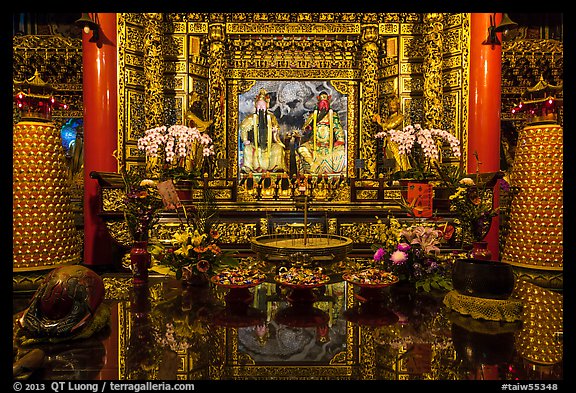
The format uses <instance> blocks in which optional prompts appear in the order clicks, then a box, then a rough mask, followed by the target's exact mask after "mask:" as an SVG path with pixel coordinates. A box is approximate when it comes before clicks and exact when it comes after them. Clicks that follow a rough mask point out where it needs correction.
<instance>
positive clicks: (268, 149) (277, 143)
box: [240, 89, 286, 173]
mask: <svg viewBox="0 0 576 393" xmlns="http://www.w3.org/2000/svg"><path fill="white" fill-rule="evenodd" d="M269 104H270V96H269V94H268V93H267V92H266V90H264V89H260V91H259V92H258V95H257V96H256V100H255V107H256V111H255V113H254V114H252V115H251V116H247V117H246V118H245V119H244V120H243V121H242V123H241V124H240V138H241V139H242V145H243V149H242V152H243V157H242V165H241V168H242V171H243V172H245V173H250V172H258V173H261V172H266V171H270V172H283V171H286V164H285V162H284V149H285V146H284V144H283V143H282V141H281V139H280V135H279V130H280V129H279V125H278V119H276V116H275V115H274V113H272V112H271V111H269V110H268V106H269Z"/></svg>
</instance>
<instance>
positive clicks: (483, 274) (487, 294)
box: [452, 258, 514, 300]
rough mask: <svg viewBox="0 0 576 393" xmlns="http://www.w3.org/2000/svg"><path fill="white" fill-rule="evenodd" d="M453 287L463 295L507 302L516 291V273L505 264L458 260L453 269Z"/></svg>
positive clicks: (468, 259)
mask: <svg viewBox="0 0 576 393" xmlns="http://www.w3.org/2000/svg"><path fill="white" fill-rule="evenodd" d="M452 285H453V287H454V289H455V290H456V291H457V292H458V293H460V294H461V295H466V296H473V297H479V298H485V299H497V300H506V299H508V298H509V297H510V295H511V294H512V291H513V290H514V272H513V271H512V266H511V265H509V264H508V263H505V262H499V261H487V260H481V259H473V258H467V259H457V260H456V262H455V263H454V266H453V269H452Z"/></svg>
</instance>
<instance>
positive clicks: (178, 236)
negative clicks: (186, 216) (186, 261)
mask: <svg viewBox="0 0 576 393" xmlns="http://www.w3.org/2000/svg"><path fill="white" fill-rule="evenodd" d="M172 237H173V239H174V242H175V243H178V244H186V243H188V239H190V232H188V231H184V232H176V233H175V234H174V235H173V236H172Z"/></svg>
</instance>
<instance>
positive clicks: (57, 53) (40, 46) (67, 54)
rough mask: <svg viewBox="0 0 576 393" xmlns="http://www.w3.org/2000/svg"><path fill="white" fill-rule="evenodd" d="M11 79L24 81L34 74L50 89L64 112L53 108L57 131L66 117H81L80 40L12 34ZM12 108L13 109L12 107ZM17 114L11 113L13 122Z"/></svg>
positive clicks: (15, 111) (16, 121)
mask: <svg viewBox="0 0 576 393" xmlns="http://www.w3.org/2000/svg"><path fill="white" fill-rule="evenodd" d="M12 50H13V52H12V53H13V58H12V78H13V79H14V80H17V81H24V80H27V79H29V78H31V77H33V76H34V72H35V71H38V72H39V74H40V77H41V78H42V80H44V81H46V82H48V83H50V85H51V86H53V87H54V89H55V92H54V97H55V98H56V100H57V101H59V102H62V103H65V104H67V105H68V107H69V108H68V109H64V110H63V109H55V110H54V112H53V113H52V122H53V123H54V125H55V126H56V127H57V128H58V129H59V128H60V127H61V126H62V125H63V124H64V123H65V122H66V121H67V120H68V119H70V118H79V119H80V118H82V117H83V96H82V40H80V39H73V38H68V37H61V36H56V35H16V36H14V37H13V38H12ZM14 109H16V108H15V107H14ZM19 120H20V113H19V111H17V110H14V112H13V123H14V124H16V123H18V121H19Z"/></svg>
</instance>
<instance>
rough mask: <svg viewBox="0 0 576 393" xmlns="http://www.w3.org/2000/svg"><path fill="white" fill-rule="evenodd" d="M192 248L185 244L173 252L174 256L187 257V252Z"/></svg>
mask: <svg viewBox="0 0 576 393" xmlns="http://www.w3.org/2000/svg"><path fill="white" fill-rule="evenodd" d="M191 248H192V246H191V245H190V244H185V245H183V246H182V247H180V248H179V249H177V250H174V254H177V255H182V256H184V257H187V256H188V252H189V251H190V249H191Z"/></svg>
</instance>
